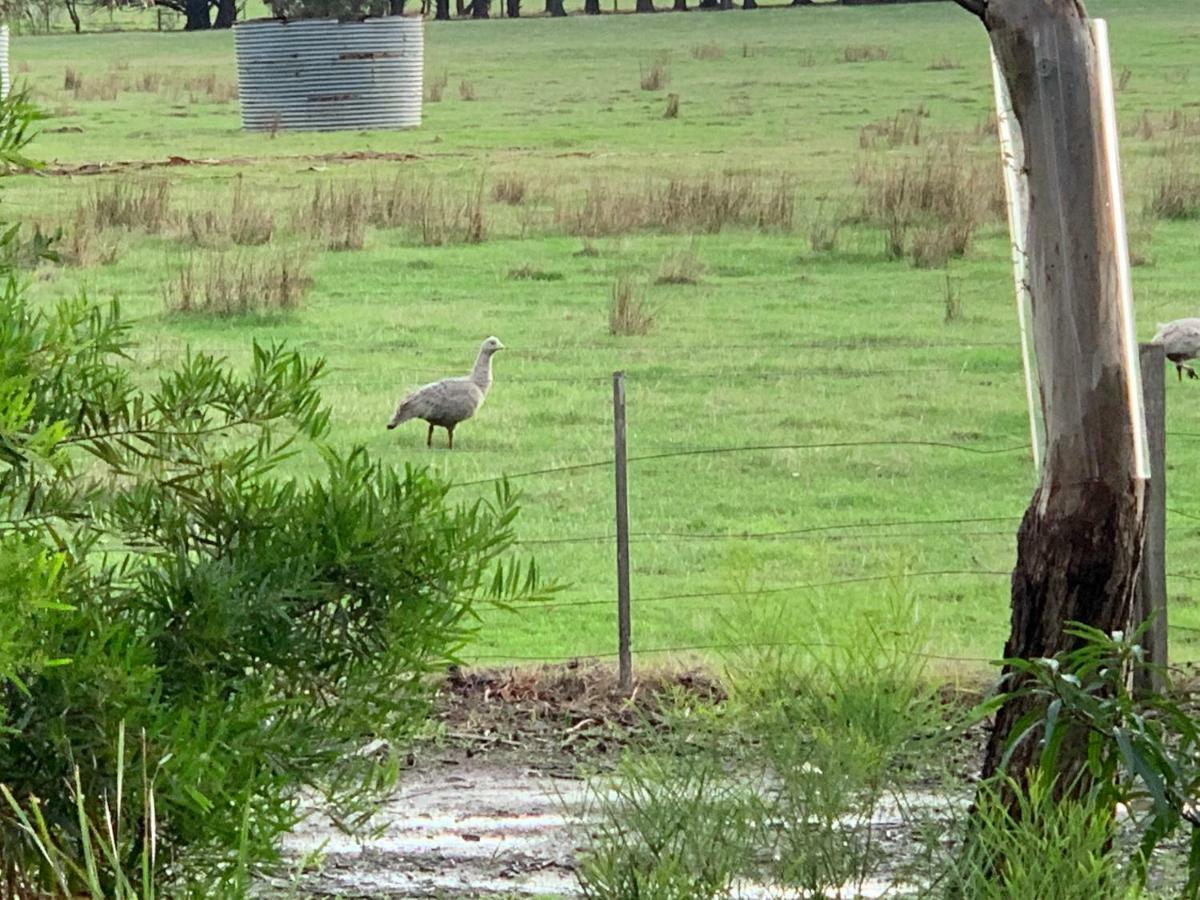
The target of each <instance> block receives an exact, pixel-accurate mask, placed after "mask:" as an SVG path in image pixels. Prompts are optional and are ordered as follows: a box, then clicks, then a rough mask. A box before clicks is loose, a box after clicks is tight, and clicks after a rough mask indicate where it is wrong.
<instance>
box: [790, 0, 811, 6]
mask: <svg viewBox="0 0 1200 900" xmlns="http://www.w3.org/2000/svg"><path fill="white" fill-rule="evenodd" d="M812 3H813V0H792V6H812Z"/></svg>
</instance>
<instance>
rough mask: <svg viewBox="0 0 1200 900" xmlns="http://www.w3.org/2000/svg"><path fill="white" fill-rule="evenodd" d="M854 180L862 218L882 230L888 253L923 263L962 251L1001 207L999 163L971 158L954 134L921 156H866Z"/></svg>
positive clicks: (925, 265) (941, 262)
mask: <svg viewBox="0 0 1200 900" xmlns="http://www.w3.org/2000/svg"><path fill="white" fill-rule="evenodd" d="M855 181H856V182H857V184H858V186H859V187H860V189H861V191H862V208H861V217H862V219H863V220H865V221H867V222H869V223H872V224H874V225H875V226H877V227H879V228H881V229H882V230H883V232H884V236H885V249H886V253H887V255H888V256H889V257H890V258H893V259H899V258H903V257H906V256H907V257H908V258H909V259H910V260H911V261H912V262H913V264H914V265H917V266H920V267H923V268H936V267H939V266H943V265H945V264H946V262H947V261H948V260H949V259H950V258H951V257H956V256H962V255H963V254H964V253H966V252H967V250H968V249H969V247H970V245H971V241H972V239H973V238H974V235H975V231H976V229H977V228H978V227H979V225H980V223H981V222H982V221H983V220H984V219H985V218H987V217H989V216H994V215H996V213H997V210H1002V209H1003V208H1004V207H1003V204H1004V198H1003V184H1002V182H1001V180H1000V173H999V170H998V167H997V166H995V165H993V164H991V163H989V164H987V165H984V164H982V163H975V162H974V161H972V160H971V159H970V158H969V156H968V155H967V153H966V151H965V149H964V147H963V145H962V144H961V143H960V142H959V141H957V140H954V139H946V140H942V141H939V142H937V143H935V144H933V145H931V146H929V147H927V148H926V150H925V152H924V153H923V154H921V155H920V156H919V157H914V158H909V159H902V160H890V159H886V160H884V161H878V160H875V161H868V162H866V163H864V164H862V165H860V166H859V167H858V169H857V170H856V172H855Z"/></svg>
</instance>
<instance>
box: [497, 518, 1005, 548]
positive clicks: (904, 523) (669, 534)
mask: <svg viewBox="0 0 1200 900" xmlns="http://www.w3.org/2000/svg"><path fill="white" fill-rule="evenodd" d="M1020 518H1021V517H1020V516H976V517H973V518H966V519H898V520H895V521H891V522H843V523H840V524H836V525H811V526H809V527H806V528H788V529H783V530H780V531H757V532H754V531H752V532H746V531H743V532H716V531H631V532H630V533H629V536H630V537H631V538H642V539H647V540H657V539H667V540H701V541H709V540H730V541H751V540H776V539H785V538H790V537H802V536H805V535H810V534H820V533H823V532H828V531H849V530H851V529H856V528H861V529H868V530H869V529H875V528H907V527H912V526H915V525H974V524H978V523H982V522H1014V521H1019V520H1020ZM932 533H935V534H945V533H946V532H932ZM981 533H982V534H1009V532H1007V531H1004V532H981ZM614 537H615V535H612V534H593V535H581V536H579V537H561V538H524V539H522V540H519V541H517V543H518V544H583V543H592V542H602V541H611V540H613V539H614Z"/></svg>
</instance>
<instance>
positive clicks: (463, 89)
mask: <svg viewBox="0 0 1200 900" xmlns="http://www.w3.org/2000/svg"><path fill="white" fill-rule="evenodd" d="M458 96H459V99H461V100H474V99H475V85H473V84H472V83H471V82H469V81H465V80H464V81H460V82H459V83H458Z"/></svg>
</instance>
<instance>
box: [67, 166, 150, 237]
mask: <svg viewBox="0 0 1200 900" xmlns="http://www.w3.org/2000/svg"><path fill="white" fill-rule="evenodd" d="M85 202H86V210H87V215H88V216H89V217H90V219H91V221H92V223H93V225H94V226H95V227H96V228H130V229H139V230H141V231H145V232H147V233H149V234H160V233H162V232H163V231H165V230H166V229H167V228H168V227H169V226H170V225H171V220H172V216H171V186H170V183H169V182H168V181H167V180H166V179H162V178H156V179H152V180H148V181H132V182H131V181H124V180H119V181H112V182H109V183H108V184H107V185H105V186H103V187H97V188H94V189H93V190H92V191H91V193H90V194H89V195H88V198H87V200H86V201H85Z"/></svg>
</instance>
